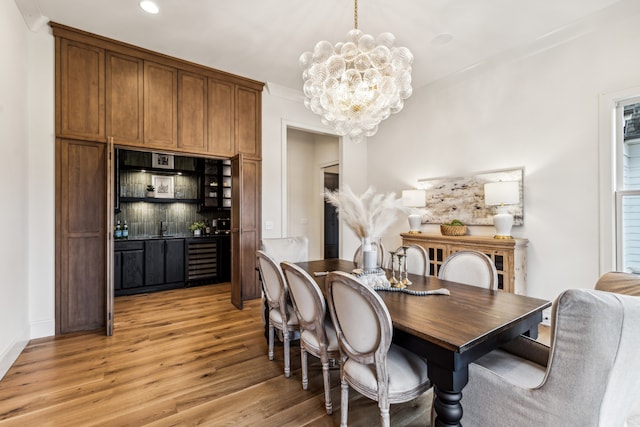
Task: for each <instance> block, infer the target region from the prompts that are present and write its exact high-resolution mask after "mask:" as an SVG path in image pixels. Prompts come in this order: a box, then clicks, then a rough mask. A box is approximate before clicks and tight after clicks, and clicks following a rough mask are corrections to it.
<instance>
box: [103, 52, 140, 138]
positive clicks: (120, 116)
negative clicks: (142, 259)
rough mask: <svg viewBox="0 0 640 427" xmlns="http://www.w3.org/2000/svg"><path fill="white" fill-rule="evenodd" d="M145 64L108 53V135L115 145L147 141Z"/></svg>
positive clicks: (135, 59)
mask: <svg viewBox="0 0 640 427" xmlns="http://www.w3.org/2000/svg"><path fill="white" fill-rule="evenodd" d="M143 83H144V62H143V61H142V59H138V58H133V57H131V56H127V55H122V54H118V53H113V52H107V57H106V99H107V135H108V136H110V137H113V140H114V142H115V143H121V144H123V143H124V144H141V143H142V141H143V120H142V117H143V114H144V108H143V105H144V103H143V95H144V87H143Z"/></svg>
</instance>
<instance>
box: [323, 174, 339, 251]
mask: <svg viewBox="0 0 640 427" xmlns="http://www.w3.org/2000/svg"><path fill="white" fill-rule="evenodd" d="M339 177H340V176H339V175H338V174H337V173H332V172H325V173H324V187H325V188H327V189H329V190H331V191H334V190H337V189H338V187H339ZM339 241H340V233H339V228H338V211H337V209H336V207H335V206H333V205H332V204H331V203H328V202H327V201H326V200H325V201H324V259H329V258H338V256H339V253H340V246H339Z"/></svg>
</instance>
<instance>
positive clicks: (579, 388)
mask: <svg viewBox="0 0 640 427" xmlns="http://www.w3.org/2000/svg"><path fill="white" fill-rule="evenodd" d="M551 322H552V323H551V345H550V347H547V346H545V345H543V344H541V343H539V342H537V341H533V340H531V339H529V338H526V337H523V336H521V337H518V338H517V339H516V340H515V341H513V342H511V343H509V344H507V345H506V346H504V347H503V348H502V349H499V350H494V351H492V352H490V353H488V354H486V355H485V356H483V357H481V358H480V359H478V360H477V361H476V362H475V363H473V364H471V365H470V366H469V382H468V384H467V385H466V386H465V388H464V390H463V397H462V405H463V407H464V413H463V417H462V425H464V426H465V427H472V426H482V427H485V426H489V425H490V426H494V427H502V426H504V427H512V426H521V427H527V426H531V427H534V426H535V427H538V426H567V427H569V426H576V427H578V426H579V427H589V426H594V427H595V426H597V427H608V426H623V425H624V424H625V420H626V419H627V417H629V414H630V413H631V411H632V409H633V407H634V405H635V403H636V402H637V399H638V396H640V357H638V355H639V354H640V340H639V339H638V331H640V298H638V297H634V296H629V295H620V294H614V293H610V292H602V291H596V290H587V289H571V290H568V291H565V292H563V293H562V294H560V296H559V297H558V298H557V299H556V301H555V303H554V305H553V311H552V320H551Z"/></svg>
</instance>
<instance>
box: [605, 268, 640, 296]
mask: <svg viewBox="0 0 640 427" xmlns="http://www.w3.org/2000/svg"><path fill="white" fill-rule="evenodd" d="M596 290H598V291H607V292H615V293H617V294H625V295H633V296H637V297H640V276H638V275H637V274H630V273H622V272H619V271H610V272H608V273H605V274H603V275H602V276H601V277H600V279H598V281H597V282H596Z"/></svg>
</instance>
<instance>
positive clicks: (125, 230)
mask: <svg viewBox="0 0 640 427" xmlns="http://www.w3.org/2000/svg"><path fill="white" fill-rule="evenodd" d="M122 238H123V239H128V238H129V226H128V225H127V220H126V219H125V220H124V225H123V226H122Z"/></svg>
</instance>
